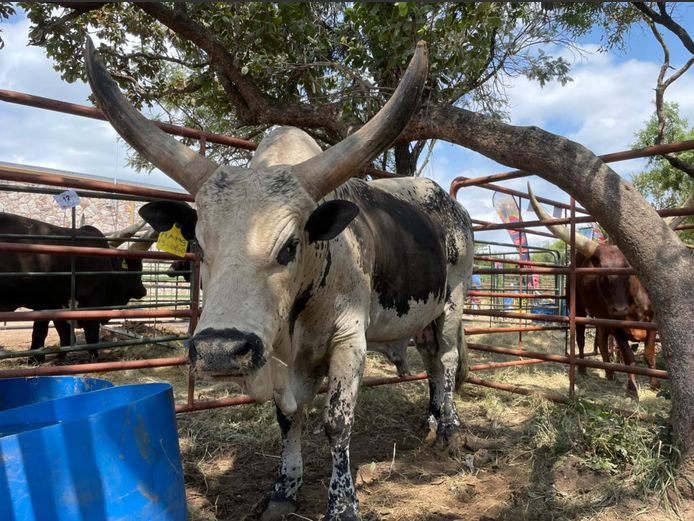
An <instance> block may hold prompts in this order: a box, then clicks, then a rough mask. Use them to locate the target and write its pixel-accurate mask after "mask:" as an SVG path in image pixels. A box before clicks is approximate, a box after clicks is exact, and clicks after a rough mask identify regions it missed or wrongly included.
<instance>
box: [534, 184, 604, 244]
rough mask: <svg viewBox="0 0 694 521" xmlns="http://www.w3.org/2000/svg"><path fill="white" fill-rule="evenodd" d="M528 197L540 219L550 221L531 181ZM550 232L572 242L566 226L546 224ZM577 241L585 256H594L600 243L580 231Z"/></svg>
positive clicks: (575, 235) (576, 236)
mask: <svg viewBox="0 0 694 521" xmlns="http://www.w3.org/2000/svg"><path fill="white" fill-rule="evenodd" d="M528 197H529V198H530V204H531V205H532V206H533V210H535V213H536V214H537V217H538V219H540V220H541V221H549V220H551V219H552V217H550V215H549V214H548V213H547V212H546V211H545V209H544V208H543V207H542V205H540V203H539V202H538V201H537V199H535V195H534V194H533V191H532V190H531V189H530V183H528ZM545 226H546V227H547V228H548V229H549V231H550V232H552V234H553V235H554V236H555V237H556V238H557V239H561V240H562V241H564V242H565V243H566V244H571V231H570V230H569V228H568V227H566V226H559V225H556V224H545ZM574 237H575V241H576V249H577V250H578V251H580V252H581V253H582V254H583V255H584V256H585V257H592V256H593V254H594V253H595V250H597V249H598V246H599V244H598V243H597V242H595V241H594V240H592V239H589V238H588V237H585V236H584V235H581V234H580V233H576V234H574Z"/></svg>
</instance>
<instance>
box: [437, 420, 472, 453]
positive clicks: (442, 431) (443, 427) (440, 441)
mask: <svg viewBox="0 0 694 521" xmlns="http://www.w3.org/2000/svg"><path fill="white" fill-rule="evenodd" d="M435 444H436V446H437V447H441V448H442V449H443V450H447V451H448V453H449V454H451V455H453V456H457V455H459V454H460V453H462V452H463V451H464V450H465V436H463V435H462V433H461V432H460V425H456V424H453V423H450V424H441V423H440V424H439V426H438V429H437V430H436V442H435Z"/></svg>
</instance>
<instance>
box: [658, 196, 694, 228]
mask: <svg viewBox="0 0 694 521" xmlns="http://www.w3.org/2000/svg"><path fill="white" fill-rule="evenodd" d="M680 208H689V209H694V190H692V193H690V194H689V197H687V200H686V201H685V202H684V204H683V205H682V206H680ZM688 217H689V215H678V216H677V217H666V218H665V222H666V223H667V225H668V226H669V227H670V229H671V230H674V229H675V228H677V227H678V226H679V225H680V224H682V223H683V222H684V221H685V220H686V219H687V218H688Z"/></svg>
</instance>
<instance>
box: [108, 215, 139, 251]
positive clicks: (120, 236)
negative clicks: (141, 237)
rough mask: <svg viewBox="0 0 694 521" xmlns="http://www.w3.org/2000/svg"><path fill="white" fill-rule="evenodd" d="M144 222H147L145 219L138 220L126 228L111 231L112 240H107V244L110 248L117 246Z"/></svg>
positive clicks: (133, 233)
mask: <svg viewBox="0 0 694 521" xmlns="http://www.w3.org/2000/svg"><path fill="white" fill-rule="evenodd" d="M145 224H147V223H146V222H145V221H140V222H139V223H135V224H131V225H130V226H128V227H127V228H123V229H122V230H118V231H115V232H113V233H112V234H111V237H113V240H112V241H108V245H109V246H111V248H118V246H120V245H121V244H123V243H124V242H125V241H127V240H128V239H129V238H130V237H132V236H133V235H135V234H136V233H137V232H139V231H140V230H141V229H142V228H144V226H145Z"/></svg>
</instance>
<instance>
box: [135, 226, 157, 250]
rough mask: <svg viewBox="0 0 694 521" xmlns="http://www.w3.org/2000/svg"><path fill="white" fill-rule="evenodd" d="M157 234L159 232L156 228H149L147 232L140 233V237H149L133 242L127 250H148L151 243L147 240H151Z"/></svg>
mask: <svg viewBox="0 0 694 521" xmlns="http://www.w3.org/2000/svg"><path fill="white" fill-rule="evenodd" d="M158 236H159V232H158V231H156V230H149V231H148V232H147V233H145V234H144V235H142V236H141V237H140V239H149V240H147V241H142V242H139V241H138V242H134V243H132V244H131V245H130V248H128V250H130V251H148V250H149V249H150V248H151V247H152V243H151V242H149V241H151V240H154V239H156V238H157V237H158Z"/></svg>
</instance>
